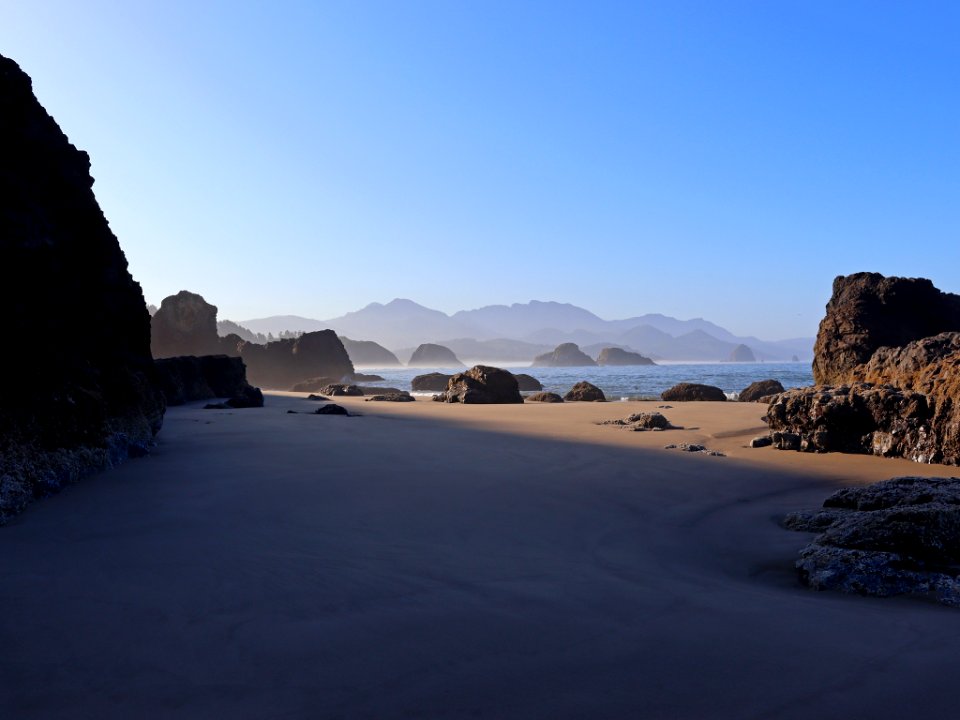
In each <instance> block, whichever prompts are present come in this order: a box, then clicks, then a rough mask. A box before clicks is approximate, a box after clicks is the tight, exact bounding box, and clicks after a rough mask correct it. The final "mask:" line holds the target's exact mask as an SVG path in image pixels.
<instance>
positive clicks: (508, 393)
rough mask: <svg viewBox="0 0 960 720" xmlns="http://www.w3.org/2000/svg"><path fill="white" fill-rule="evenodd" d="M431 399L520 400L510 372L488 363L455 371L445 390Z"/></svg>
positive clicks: (506, 401) (464, 401) (473, 402)
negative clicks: (462, 370)
mask: <svg viewBox="0 0 960 720" xmlns="http://www.w3.org/2000/svg"><path fill="white" fill-rule="evenodd" d="M433 399H434V400H437V401H440V402H450V403H464V404H467V405H471V404H474V405H476V404H484V405H488V404H512V403H522V402H523V396H522V395H520V389H519V388H518V387H517V379H516V378H515V377H514V376H513V373H509V372H507V371H506V370H501V369H500V368H495V367H489V366H487V365H474V366H473V367H472V368H470V369H469V370H467V371H466V372H462V373H457V374H456V375H454V376H453V377H451V378H450V380H449V382H448V383H447V389H446V391H445V392H443V393H440V394H439V395H436V396H434V398H433Z"/></svg>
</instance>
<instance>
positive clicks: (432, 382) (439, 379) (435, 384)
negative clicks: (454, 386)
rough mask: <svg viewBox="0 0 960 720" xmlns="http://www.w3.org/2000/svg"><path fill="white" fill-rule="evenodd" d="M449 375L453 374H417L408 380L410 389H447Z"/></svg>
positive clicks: (440, 390)
mask: <svg viewBox="0 0 960 720" xmlns="http://www.w3.org/2000/svg"><path fill="white" fill-rule="evenodd" d="M451 377H453V376H452V375H444V374H443V373H427V374H426V375H417V376H416V377H415V378H414V379H413V380H411V381H410V389H411V390H413V391H414V392H443V391H444V390H446V389H447V383H449V382H450V378H451Z"/></svg>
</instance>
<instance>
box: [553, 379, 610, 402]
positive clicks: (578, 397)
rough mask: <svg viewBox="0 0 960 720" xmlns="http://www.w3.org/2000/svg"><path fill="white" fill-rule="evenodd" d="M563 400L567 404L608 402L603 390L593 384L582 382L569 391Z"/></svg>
mask: <svg viewBox="0 0 960 720" xmlns="http://www.w3.org/2000/svg"><path fill="white" fill-rule="evenodd" d="M563 399H564V400H566V401H567V402H606V400H607V397H606V395H604V394H603V390H601V389H600V388H598V387H597V386H596V385H594V384H593V383H588V382H587V381H586V380H581V381H580V382H578V383H577V384H576V385H574V386H573V387H572V388H570V390H568V391H567V394H566V395H564V396H563Z"/></svg>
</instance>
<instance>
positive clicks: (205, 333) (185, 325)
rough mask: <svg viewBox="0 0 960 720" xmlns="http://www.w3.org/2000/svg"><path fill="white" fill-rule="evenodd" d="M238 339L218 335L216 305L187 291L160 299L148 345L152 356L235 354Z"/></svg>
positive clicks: (151, 323)
mask: <svg viewBox="0 0 960 720" xmlns="http://www.w3.org/2000/svg"><path fill="white" fill-rule="evenodd" d="M241 342H243V341H242V339H241V338H240V337H239V336H238V335H232V334H230V335H226V336H224V337H220V335H219V333H218V332H217V306H216V305H211V304H210V303H208V302H207V301H206V300H204V299H203V296H202V295H197V294H196V293H192V292H189V291H187V290H181V291H180V292H178V293H177V294H176V295H171V296H170V297H166V298H164V299H163V302H162V303H160V309H159V310H157V312H156V313H154V315H153V318H151V321H150V347H151V350H152V351H153V356H154V357H155V358H168V357H181V356H183V355H194V356H200V355H221V354H222V355H232V356H236V355H238V354H239V352H238V350H237V346H238V345H239V344H240V343H241Z"/></svg>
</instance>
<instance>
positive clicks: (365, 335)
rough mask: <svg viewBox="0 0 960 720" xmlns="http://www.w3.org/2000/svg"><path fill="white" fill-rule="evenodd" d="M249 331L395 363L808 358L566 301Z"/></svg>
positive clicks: (706, 327)
mask: <svg viewBox="0 0 960 720" xmlns="http://www.w3.org/2000/svg"><path fill="white" fill-rule="evenodd" d="M238 324H239V325H241V326H242V327H244V328H246V329H248V330H250V331H252V332H253V333H260V334H264V335H266V334H268V333H273V334H274V335H279V334H280V333H281V332H284V331H303V332H310V331H313V330H324V329H327V328H330V329H333V330H335V331H336V332H337V334H338V335H346V336H349V337H351V338H358V339H363V340H372V341H375V342H377V343H380V344H381V345H383V346H385V347H387V348H390V349H391V350H393V351H394V352H395V354H396V355H397V356H398V357H399V358H400V359H401V360H405V359H406V358H407V357H409V355H410V353H411V352H412V349H413V348H415V347H416V346H418V345H420V344H421V343H436V344H439V345H445V346H446V347H449V348H450V349H451V350H453V352H454V353H456V355H457V356H458V357H459V358H461V359H462V360H464V361H466V362H470V361H471V360H487V361H499V362H516V363H519V362H526V361H528V360H532V359H533V356H534V355H537V354H539V353H542V352H545V351H547V350H551V349H553V348H554V347H555V346H556V345H559V344H560V343H563V342H574V343H577V344H578V345H580V346H581V347H584V348H585V349H588V351H594V352H591V354H594V355H595V353H596V352H599V350H600V349H602V348H603V347H613V346H616V347H622V348H625V349H628V350H633V351H635V352H639V353H641V354H643V355H646V356H648V357H652V358H654V359H659V360H676V361H679V360H690V361H708V362H717V361H723V360H728V359H729V358H730V355H731V353H732V352H733V350H734V349H735V348H736V347H737V346H738V345H741V344H743V345H746V346H747V347H749V348H750V349H751V350H752V351H753V354H754V355H755V356H756V358H757V359H758V360H761V361H777V360H783V361H786V360H791V359H792V358H793V357H797V358H798V359H800V360H809V359H810V358H811V357H812V355H813V338H796V339H791V340H779V341H772V342H771V341H765V340H761V339H759V338H756V337H741V336H737V335H734V334H733V333H731V332H730V331H728V330H726V329H725V328H722V327H720V326H719V325H716V324H714V323H712V322H710V321H708V320H704V319H702V318H694V319H692V320H678V319H677V318H672V317H669V316H667V315H660V314H656V313H649V314H646V315H638V316H636V317H631V318H626V319H624V320H604V319H603V318H601V317H598V316H597V315H594V314H593V313H592V312H590V311H589V310H585V309H584V308H581V307H577V306H576V305H571V304H569V303H558V302H541V301H538V300H534V301H532V302H529V303H515V304H513V305H488V306H487V307H482V308H478V309H476V310H461V311H460V312H456V313H454V314H453V315H447V314H446V313H443V312H440V311H439V310H432V309H430V308H427V307H424V306H423V305H419V304H417V303H415V302H413V301H412V300H402V299H396V300H393V301H391V302H389V303H386V304H382V303H371V304H370V305H367V306H366V307H364V308H362V309H361V310H357V311H355V312H349V313H347V314H346V315H342V316H341V317H337V318H331V319H329V320H314V319H311V318H305V317H300V316H297V315H278V316H273V317H266V318H256V319H251V320H241V321H239V322H238Z"/></svg>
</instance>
